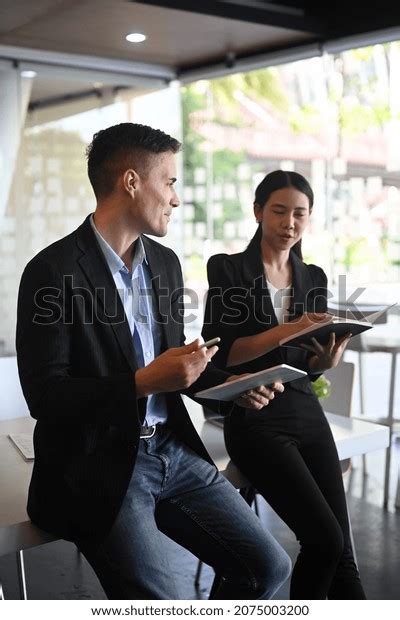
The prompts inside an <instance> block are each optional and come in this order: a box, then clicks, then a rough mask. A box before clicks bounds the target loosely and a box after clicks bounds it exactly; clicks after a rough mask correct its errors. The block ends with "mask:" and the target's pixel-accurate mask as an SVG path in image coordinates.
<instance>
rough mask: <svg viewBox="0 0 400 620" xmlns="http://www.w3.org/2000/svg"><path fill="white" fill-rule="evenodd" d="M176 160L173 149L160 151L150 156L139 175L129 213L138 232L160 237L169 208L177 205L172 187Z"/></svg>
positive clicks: (169, 214)
mask: <svg viewBox="0 0 400 620" xmlns="http://www.w3.org/2000/svg"><path fill="white" fill-rule="evenodd" d="M175 181H176V161H175V155H174V153H171V152H167V153H160V154H159V155H154V156H152V157H151V158H150V160H149V164H148V167H147V170H146V173H145V174H143V175H141V176H139V180H138V182H137V186H136V190H135V196H134V205H133V209H132V214H133V215H134V218H135V225H136V226H137V228H138V231H139V232H140V233H145V234H148V235H155V236H156V237H164V236H165V235H166V234H167V229H168V223H169V221H170V218H171V213H172V209H173V208H174V207H177V206H178V205H179V198H178V196H177V194H176V191H175V187H174V184H175Z"/></svg>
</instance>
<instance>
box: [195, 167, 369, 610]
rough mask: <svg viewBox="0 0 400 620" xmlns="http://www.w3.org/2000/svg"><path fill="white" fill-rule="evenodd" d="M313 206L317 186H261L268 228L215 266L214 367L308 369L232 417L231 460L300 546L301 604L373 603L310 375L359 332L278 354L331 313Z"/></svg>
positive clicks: (293, 177) (209, 322) (297, 587)
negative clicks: (310, 249)
mask: <svg viewBox="0 0 400 620" xmlns="http://www.w3.org/2000/svg"><path fill="white" fill-rule="evenodd" d="M312 207H313V192H312V189H311V187H310V185H309V183H308V182H307V180H306V179H305V178H304V177H302V176H301V175H299V174H297V173H295V172H284V171H280V170H277V171H275V172H272V173H270V174H268V175H267V176H266V177H265V178H264V180H263V181H262V182H261V183H260V185H259V186H258V187H257V189H256V195H255V202H254V214H255V217H256V221H257V222H258V224H259V226H258V230H257V232H256V234H255V235H254V237H253V239H252V240H251V242H250V244H249V245H248V247H247V248H246V250H245V251H244V252H240V253H238V254H233V255H227V254H218V255H216V256H213V257H211V258H210V260H209V262H208V266H207V269H208V279H209V286H210V288H209V293H208V297H207V304H206V311H205V321H204V328H203V336H204V338H205V339H206V340H208V339H210V338H212V337H214V336H220V337H221V342H220V344H219V351H218V353H217V354H216V355H215V357H214V359H213V361H214V362H215V364H216V365H217V366H219V367H220V368H224V369H225V368H230V370H231V371H233V372H235V373H236V374H240V373H245V372H257V371H259V370H263V369H265V368H268V367H271V366H275V365H277V364H281V363H286V364H290V365H292V366H295V367H297V368H301V369H303V370H306V371H307V372H308V376H307V377H305V378H301V379H297V380H295V381H291V382H290V383H287V384H286V385H285V391H284V392H283V394H276V395H275V398H274V399H273V400H272V402H270V404H269V406H268V407H267V408H264V409H262V410H261V412H256V411H250V410H249V409H245V410H242V412H240V411H236V413H235V415H232V416H230V417H229V418H226V419H225V441H226V445H227V449H228V452H229V455H230V457H231V458H232V460H233V461H234V462H235V464H236V465H237V466H238V467H239V469H240V470H241V471H242V472H243V474H245V475H246V477H247V478H248V479H249V480H250V481H251V482H252V484H253V485H254V486H255V488H256V489H257V490H258V492H259V493H261V494H262V495H263V496H264V497H265V499H266V500H267V502H268V503H269V504H270V506H272V508H273V509H274V510H275V511H276V512H277V513H278V515H279V516H280V517H281V518H282V519H283V520H284V521H285V522H286V523H287V524H288V526H289V527H290V528H291V529H292V530H293V532H294V533H295V534H296V537H297V539H298V541H299V543H300V553H299V555H298V558H297V561H296V564H295V567H294V570H293V574H292V580H291V598H292V599H324V598H326V597H328V598H330V599H363V598H365V594H364V591H363V588H362V585H361V582H360V577H359V573H358V569H357V566H356V563H355V561H354V556H353V550H352V544H351V536H350V529H349V520H348V514H347V507H346V499H345V494H344V489H343V481H342V473H341V469H340V464H339V459H338V455H337V451H336V446H335V443H334V440H333V437H332V434H331V431H330V427H329V424H328V422H327V420H326V418H325V415H324V413H323V410H322V408H321V405H320V403H319V401H318V399H317V398H316V396H315V395H314V393H313V390H312V387H311V381H310V379H315V378H316V377H317V376H318V374H321V373H322V372H323V371H324V370H327V369H328V368H332V367H334V366H336V365H337V364H338V362H339V360H340V358H341V356H342V354H343V352H344V349H345V347H346V345H347V343H348V339H349V335H347V336H346V337H344V338H342V339H341V340H338V341H337V342H335V338H334V335H333V336H331V340H330V342H329V344H328V345H326V346H321V345H320V344H319V343H318V342H317V341H315V340H314V341H313V345H312V346H310V347H308V350H305V349H304V350H301V349H295V348H291V349H290V348H282V347H280V348H277V347H278V342H279V340H280V339H281V338H284V337H285V336H288V335H290V334H291V333H294V332H295V331H297V330H298V329H299V327H301V326H307V325H310V324H311V323H312V322H315V321H318V320H320V319H321V318H324V317H325V314H324V313H326V310H327V278H326V275H325V273H324V272H323V270H322V269H321V268H320V267H317V266H315V265H306V264H305V263H304V262H303V261H302V254H301V238H302V235H303V232H304V230H305V228H306V226H307V224H308V222H309V218H310V214H311V211H312Z"/></svg>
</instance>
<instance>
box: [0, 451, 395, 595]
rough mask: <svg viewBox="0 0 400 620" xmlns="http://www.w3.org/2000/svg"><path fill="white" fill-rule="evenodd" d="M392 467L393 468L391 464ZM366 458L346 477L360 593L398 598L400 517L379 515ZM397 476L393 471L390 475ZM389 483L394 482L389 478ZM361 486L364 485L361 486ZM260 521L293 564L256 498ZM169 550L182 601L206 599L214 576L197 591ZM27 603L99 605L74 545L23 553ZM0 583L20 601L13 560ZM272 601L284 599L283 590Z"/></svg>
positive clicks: (373, 461)
mask: <svg viewBox="0 0 400 620" xmlns="http://www.w3.org/2000/svg"><path fill="white" fill-rule="evenodd" d="M394 452H397V457H396V458H395V459H394V460H395V463H394V467H396V469H397V467H398V465H397V462H396V459H398V449H397V450H395V451H394ZM370 456H371V458H370V457H369V458H368V468H369V475H368V476H367V478H366V479H364V478H363V476H362V471H361V462H358V461H359V459H356V460H355V463H354V466H353V470H352V473H351V477H350V478H349V479H348V480H347V481H346V487H347V488H348V503H349V510H350V514H351V521H352V525H353V534H354V539H355V545H356V550H357V559H358V564H359V567H360V572H361V576H362V580H363V583H364V587H365V590H366V593H367V596H368V598H370V599H381V600H382V599H389V600H393V599H399V598H400V576H399V575H400V511H397V512H396V511H394V509H393V507H392V509H391V510H390V511H388V512H387V511H384V510H383V509H382V508H381V503H382V476H383V471H382V470H383V458H382V455H381V454H380V455H379V454H375V455H370ZM393 473H394V474H395V473H396V472H395V471H394V472H393ZM392 479H393V485H392V492H393V491H394V483H395V480H396V476H395V475H393V476H392ZM363 480H364V484H363ZM258 502H259V510H260V518H261V519H262V521H263V523H264V524H265V527H267V528H268V529H269V530H270V531H271V532H272V533H273V535H274V536H275V537H276V538H277V539H278V540H279V542H280V543H281V544H282V545H283V546H284V548H285V549H286V551H287V552H288V553H289V555H290V556H291V558H292V560H293V559H294V558H295V557H296V554H297V550H298V547H297V543H296V541H295V539H294V536H293V534H292V533H291V532H290V530H289V529H288V528H287V527H286V525H285V524H284V523H282V521H280V519H279V518H278V517H277V516H276V515H275V513H274V512H273V511H272V510H271V509H270V508H269V507H268V506H267V505H266V503H265V502H264V501H263V500H262V498H260V497H258ZM170 546H171V554H170V555H171V570H173V572H174V573H175V574H176V580H177V583H178V584H179V587H180V593H181V597H182V598H185V599H195V598H203V599H204V598H207V596H208V590H209V588H210V585H211V581H212V577H213V573H212V570H211V569H210V568H209V567H207V566H205V567H204V569H203V573H202V576H201V587H200V589H199V590H198V591H196V589H195V587H194V575H195V571H196V567H197V560H196V559H195V558H194V557H193V556H192V555H191V554H190V553H188V552H187V551H185V550H183V549H181V548H180V547H177V546H176V545H175V544H174V543H172V542H171V543H170ZM25 567H26V576H27V589H28V598H30V599H104V598H105V596H104V593H103V591H102V589H101V586H100V584H99V582H98V581H97V578H96V576H95V575H94V573H93V571H92V570H91V568H90V567H89V566H88V564H87V563H86V561H85V559H84V558H82V556H80V555H79V554H78V553H77V551H76V549H75V547H74V545H72V544H70V543H67V542H64V541H59V542H55V543H50V544H48V545H43V546H42V547H37V548H34V549H30V550H28V551H26V552H25ZM0 582H2V584H3V588H4V594H5V597H6V598H7V599H16V598H19V594H18V578H17V571H16V565H15V558H14V557H13V556H5V557H2V558H0ZM276 598H281V599H287V598H288V584H286V585H285V586H284V587H283V588H282V589H281V591H280V592H278V594H277V596H276Z"/></svg>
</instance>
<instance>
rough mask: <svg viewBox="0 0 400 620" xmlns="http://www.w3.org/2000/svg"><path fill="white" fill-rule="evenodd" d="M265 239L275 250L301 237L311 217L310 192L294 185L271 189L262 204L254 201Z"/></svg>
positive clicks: (283, 247) (255, 211)
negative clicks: (302, 190) (308, 196)
mask: <svg viewBox="0 0 400 620" xmlns="http://www.w3.org/2000/svg"><path fill="white" fill-rule="evenodd" d="M254 214H255V216H256V220H257V221H258V222H261V225H262V231H263V234H262V237H263V241H265V242H266V243H268V245H270V246H271V248H273V249H275V250H290V248H292V247H293V246H294V245H295V243H297V241H299V240H300V239H301V238H302V235H303V232H304V230H305V228H306V226H307V224H308V222H309V219H310V204H309V200H308V198H307V196H306V195H305V194H303V193H302V192H299V190H297V189H295V188H294V187H285V188H283V189H278V190H276V191H275V192H272V194H271V195H270V197H269V198H268V200H267V202H266V203H265V204H264V205H263V206H259V205H257V204H255V205H254Z"/></svg>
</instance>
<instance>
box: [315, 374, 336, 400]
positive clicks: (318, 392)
mask: <svg viewBox="0 0 400 620" xmlns="http://www.w3.org/2000/svg"><path fill="white" fill-rule="evenodd" d="M311 385H312V388H313V391H314V394H315V396H316V397H317V398H319V399H320V400H323V399H324V398H329V396H330V395H331V382H330V381H329V380H328V379H326V377H324V375H321V376H320V377H318V379H317V380H316V381H313V382H312V383H311Z"/></svg>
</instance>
